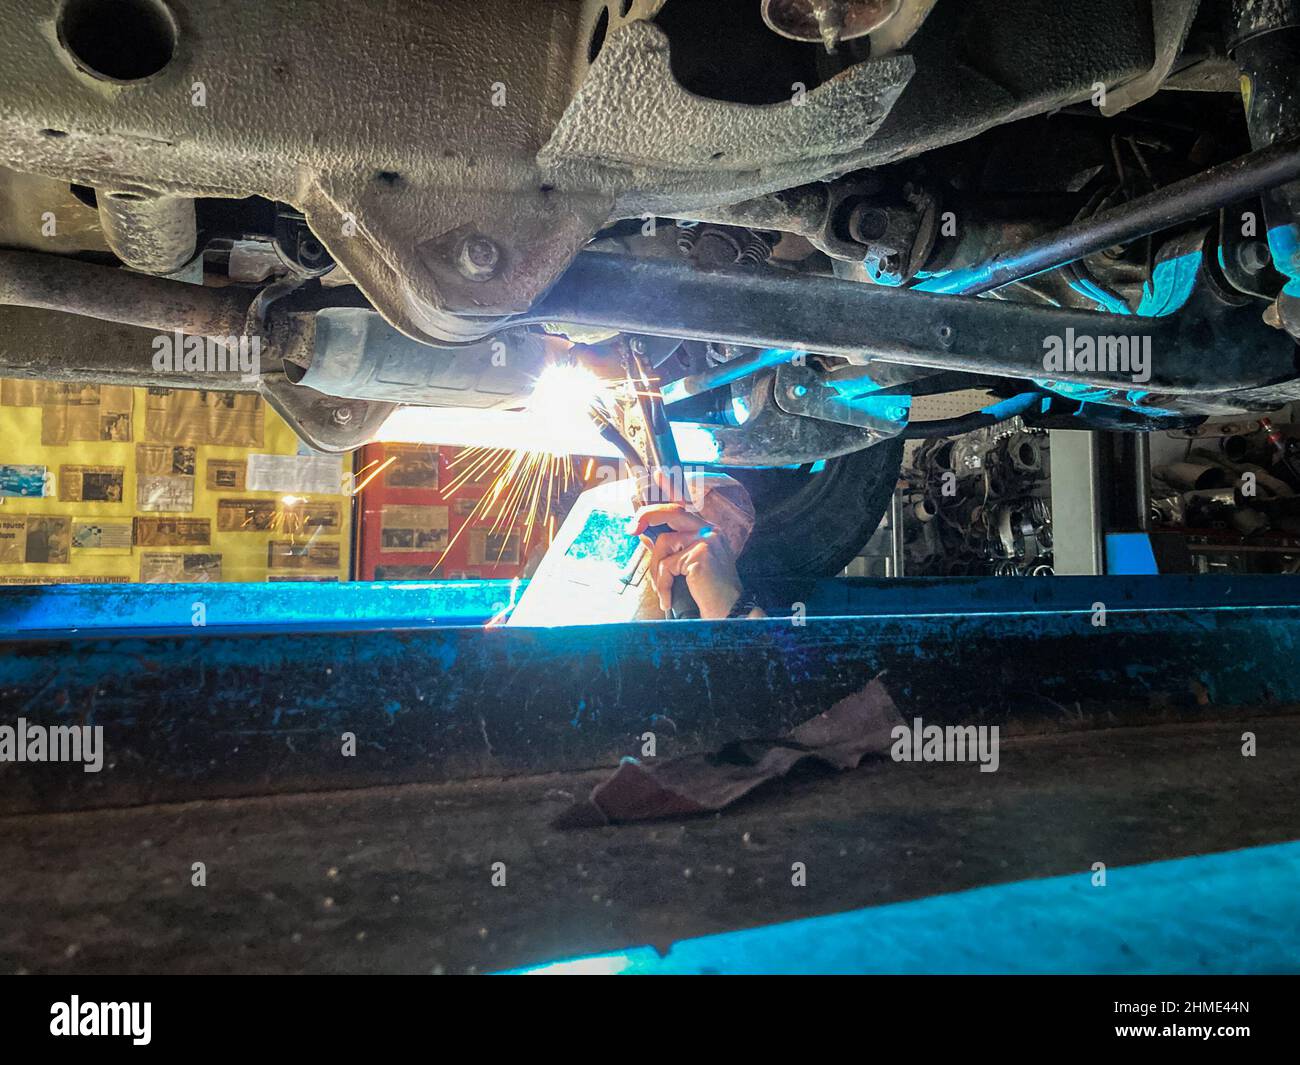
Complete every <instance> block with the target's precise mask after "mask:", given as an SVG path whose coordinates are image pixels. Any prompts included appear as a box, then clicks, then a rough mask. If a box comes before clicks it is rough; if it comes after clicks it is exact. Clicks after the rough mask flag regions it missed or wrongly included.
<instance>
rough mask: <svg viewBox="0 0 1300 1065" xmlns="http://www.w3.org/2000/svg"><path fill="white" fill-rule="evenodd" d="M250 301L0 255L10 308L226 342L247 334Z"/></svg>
mask: <svg viewBox="0 0 1300 1065" xmlns="http://www.w3.org/2000/svg"><path fill="white" fill-rule="evenodd" d="M253 296H254V293H253V292H252V291H250V290H248V289H240V288H233V287H232V288H207V287H204V286H202V285H187V284H184V283H182V282H179V281H170V280H167V279H165V278H158V277H147V276H145V275H143V274H137V273H131V272H129V271H126V270H118V269H114V268H113V267H109V266H96V265H95V264H94V263H84V262H79V261H77V260H75V259H64V258H60V257H57V256H53V255H39V254H37V253H35V252H22V251H0V305H7V306H11V307H31V308H36V309H39V310H47V311H64V312H66V313H68V314H73V315H80V316H84V317H87V318H98V319H100V320H101V321H105V322H117V323H119V324H121V325H131V326H139V327H141V328H144V329H152V330H155V331H157V332H160V333H170V332H172V331H174V330H179V331H181V332H182V333H186V334H189V335H191V336H202V337H230V336H244V335H246V334H247V331H248V312H249V307H250V305H251V304H252V302H253ZM68 355H69V358H71V352H69V353H68ZM6 372H7V371H6Z"/></svg>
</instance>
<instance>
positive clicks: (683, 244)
mask: <svg viewBox="0 0 1300 1065" xmlns="http://www.w3.org/2000/svg"><path fill="white" fill-rule="evenodd" d="M699 226H700V223H699V222H692V221H690V220H689V219H686V218H679V219H677V250H678V251H679V252H681V253H682V254H683V255H690V254H691V252H693V251H694V250H695V242H696V241H697V240H699V238H700V233H699Z"/></svg>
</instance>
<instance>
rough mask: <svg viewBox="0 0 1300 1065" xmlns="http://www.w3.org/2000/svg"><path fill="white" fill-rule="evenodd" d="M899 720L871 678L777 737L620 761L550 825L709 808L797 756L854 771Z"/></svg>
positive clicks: (883, 744) (779, 773)
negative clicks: (659, 758) (702, 751)
mask: <svg viewBox="0 0 1300 1065" xmlns="http://www.w3.org/2000/svg"><path fill="white" fill-rule="evenodd" d="M903 723H904V722H903V718H902V716H901V715H900V714H899V712H898V708H897V707H896V706H895V705H894V700H893V699H892V698H890V695H889V692H888V691H887V690H886V689H885V685H884V684H883V683H882V681H881V679H880V678H879V677H877V678H876V679H875V680H873V681H871V683H869V684H868V685H867V686H866V687H865V688H863V689H862V690H861V691H859V692H855V693H854V694H853V695H849V696H846V697H845V698H843V699H841V700H840V701H839V702H838V703H836V704H835V705H834V706H832V707H831V708H830V709H829V710H827V711H826V712H825V713H823V714H818V715H817V716H816V717H814V718H812V719H811V720H809V721H805V722H804V723H803V724H802V725H798V726H796V727H795V728H793V729H791V730H790V732H789V733H787V734H786V735H785V737H783V738H782V739H777V740H736V741H733V742H731V743H728V744H727V745H726V746H724V747H723V748H722V749H721V750H718V751H714V752H711V753H708V754H691V755H685V756H683V757H681V758H673V759H668V760H665V761H663V762H654V763H652V764H650V765H644V764H642V763H641V762H638V761H636V760H635V759H630V758H629V759H626V760H624V761H623V763H622V764H621V765H620V766H619V767H618V768H617V769H616V770H615V771H614V774H613V775H612V776H611V777H610V778H609V779H608V780H604V781H602V782H601V783H599V784H597V785H596V786H595V787H594V788H593V789H592V792H591V795H590V796H589V797H588V798H586V799H584V800H582V801H580V802H577V803H575V804H574V805H573V806H572V807H570V808H569V809H568V810H566V811H565V812H564V813H563V814H561V815H560V816H559V817H558V818H557V819H556V821H555V827H556V828H589V827H592V826H596V825H609V824H617V823H619V822H624V821H648V820H652V819H657V818H667V817H685V816H689V815H692V814H704V813H715V812H716V811H718V810H721V809H723V808H724V807H727V806H730V805H731V804H732V803H734V802H735V801H736V800H737V799H739V798H741V797H742V796H745V795H748V794H749V793H750V792H751V791H753V790H754V789H755V788H757V787H758V786H759V785H761V784H764V783H766V782H767V781H769V780H775V779H777V778H778V777H783V776H785V775H786V774H787V773H789V772H790V770H792V769H794V768H795V767H796V766H798V765H800V764H801V763H804V762H816V763H821V764H823V765H826V766H829V767H831V768H832V769H839V770H845V769H854V768H856V767H857V766H858V764H859V763H860V762H861V761H862V759H863V758H865V757H866V756H867V755H868V754H879V753H883V752H885V751H888V750H889V748H890V746H891V744H892V742H893V740H892V737H891V736H890V733H891V731H892V730H893V729H894V728H895V727H897V726H898V725H901V724H903Z"/></svg>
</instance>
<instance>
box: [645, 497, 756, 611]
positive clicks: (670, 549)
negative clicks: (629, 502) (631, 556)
mask: <svg viewBox="0 0 1300 1065" xmlns="http://www.w3.org/2000/svg"><path fill="white" fill-rule="evenodd" d="M655 525H667V526H668V527H669V530H671V531H664V532H661V533H660V534H659V535H658V537H657V538H656V539H655V541H654V542H653V543H651V542H650V538H649V537H647V536H645V535H644V533H645V531H646V529H648V528H651V527H652V526H655ZM629 532H631V533H632V534H633V535H634V536H640V537H641V539H642V540H643V541H644V542H645V543H646V545H647V546H648V547H649V548H650V579H651V581H652V582H653V583H654V588H655V592H656V593H657V594H658V596H659V605H660V606H661V607H662V608H663V609H664V610H667V609H668V608H669V607H670V606H671V605H672V596H673V578H674V577H685V578H686V586H687V588H689V589H690V592H691V598H692V599H694V600H695V605H696V606H698V607H699V608H700V617H702V618H705V619H718V618H725V617H727V616H728V615H729V614H730V613H731V608H732V607H733V606H735V605H736V602H737V601H738V600H739V599H740V596H741V592H742V589H741V585H740V577H739V576H738V575H737V573H736V556H735V555H734V554H733V553H732V551H731V548H730V547H729V546H728V545H727V541H726V538H725V537H722V536H719V535H717V534H716V530H715V529H714V528H713V527H712V526H710V525H709V524H708V523H707V522H706V521H705V520H704V519H703V518H701V517H700V516H699V515H698V514H692V513H691V512H690V511H688V510H687V509H686V508H685V507H684V506H682V505H681V504H680V503H659V504H656V505H654V506H648V507H642V508H641V509H640V510H638V511H637V512H636V516H635V517H634V518H633V519H632V525H631V526H630V528H629Z"/></svg>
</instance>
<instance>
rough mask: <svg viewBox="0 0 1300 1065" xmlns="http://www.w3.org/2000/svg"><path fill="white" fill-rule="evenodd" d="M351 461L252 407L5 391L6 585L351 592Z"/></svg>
mask: <svg viewBox="0 0 1300 1065" xmlns="http://www.w3.org/2000/svg"><path fill="white" fill-rule="evenodd" d="M351 469H352V461H351V456H345V457H344V458H342V459H340V458H338V457H327V456H319V455H299V454H298V439H297V437H296V436H295V435H294V433H293V430H291V429H290V428H289V426H288V425H286V424H285V423H284V421H283V420H282V419H281V418H280V417H279V416H278V415H277V414H276V413H275V412H274V411H273V410H271V409H270V408H269V407H267V406H266V405H265V403H263V402H262V400H261V399H260V398H259V397H257V396H252V395H246V394H236V393H219V392H189V391H181V390H168V389H145V388H118V387H111V386H102V387H101V386H95V385H89V386H82V385H64V384H55V383H46V382H33V381H14V380H3V381H0V584H54V583H101V582H124V581H146V582H164V581H165V582H173V581H267V580H271V581H276V580H313V581H334V580H347V579H348V575H349V569H348V567H349V560H350V556H351V535H352V532H351V531H352V499H351V496H350V495H349V494H348V492H347V487H348V485H349V484H350V482H351V476H350V474H351Z"/></svg>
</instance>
